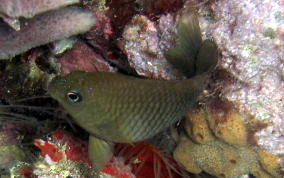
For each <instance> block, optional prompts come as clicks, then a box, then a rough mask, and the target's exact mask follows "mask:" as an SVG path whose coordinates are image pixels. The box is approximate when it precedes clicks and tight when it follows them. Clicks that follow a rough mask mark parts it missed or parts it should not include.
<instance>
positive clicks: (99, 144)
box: [89, 135, 114, 173]
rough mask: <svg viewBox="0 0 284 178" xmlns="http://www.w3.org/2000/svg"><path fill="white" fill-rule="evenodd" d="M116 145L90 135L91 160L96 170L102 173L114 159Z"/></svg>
mask: <svg viewBox="0 0 284 178" xmlns="http://www.w3.org/2000/svg"><path fill="white" fill-rule="evenodd" d="M113 151H114V143H112V142H107V141H104V140H101V139H98V138H96V137H93V136H91V135H90V137H89V158H90V159H91V161H92V163H93V167H94V170H95V171H96V172H97V173H100V172H101V171H102V170H103V169H104V167H105V166H106V165H107V164H108V163H109V161H110V160H111V158H112V157H113Z"/></svg>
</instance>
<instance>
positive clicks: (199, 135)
mask: <svg viewBox="0 0 284 178" xmlns="http://www.w3.org/2000/svg"><path fill="white" fill-rule="evenodd" d="M185 130H186V132H187V134H188V135H189V136H190V138H191V139H192V140H193V141H195V142H196V143H203V144H204V143H208V142H211V141H212V140H214V135H213V132H212V131H211V130H210V128H209V125H208V122H207V120H206V116H205V113H204V110H202V109H194V110H192V111H191V112H190V113H188V115H187V116H186V122H185Z"/></svg>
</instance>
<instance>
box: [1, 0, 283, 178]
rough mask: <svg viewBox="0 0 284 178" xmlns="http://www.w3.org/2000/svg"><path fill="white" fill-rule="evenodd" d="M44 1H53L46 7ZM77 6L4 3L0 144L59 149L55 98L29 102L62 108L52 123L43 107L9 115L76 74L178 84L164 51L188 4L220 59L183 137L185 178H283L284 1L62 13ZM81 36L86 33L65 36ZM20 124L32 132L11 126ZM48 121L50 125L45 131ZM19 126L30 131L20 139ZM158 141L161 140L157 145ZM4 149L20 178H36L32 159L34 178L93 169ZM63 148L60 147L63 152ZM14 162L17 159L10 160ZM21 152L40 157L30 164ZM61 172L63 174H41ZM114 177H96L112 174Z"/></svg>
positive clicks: (93, 6) (87, 3) (150, 3)
mask: <svg viewBox="0 0 284 178" xmlns="http://www.w3.org/2000/svg"><path fill="white" fill-rule="evenodd" d="M27 2H29V3H27ZM46 2H51V4H48V5H47V4H45V5H44V6H43V5H42V4H41V3H46ZM74 3H78V0H60V1H54V0H52V1H45V0H43V1H40V2H39V1H34V0H32V1H30V0H10V1H8V0H0V4H1V6H0V12H1V13H0V16H1V18H2V19H3V21H2V19H1V21H0V33H1V34H0V41H1V42H0V59H8V58H12V57H13V59H12V60H1V61H0V86H1V87H0V99H1V100H2V99H3V100H5V101H7V102H8V103H9V104H10V105H11V107H10V108H7V107H6V104H3V103H2V101H1V104H0V106H1V107H0V109H1V111H0V120H1V122H2V127H1V128H2V130H1V138H14V139H15V137H13V136H16V138H17V139H16V140H14V139H11V140H10V141H13V143H12V144H17V145H22V144H23V142H20V140H22V138H25V139H26V138H28V139H27V140H29V142H28V143H29V144H31V142H32V141H31V140H33V139H35V137H37V139H40V140H42V141H44V143H48V141H50V143H51V145H52V144H54V145H55V146H58V145H57V143H58V142H56V143H54V142H52V141H51V140H48V139H46V135H47V134H48V133H51V132H50V130H54V129H53V128H54V127H55V128H57V127H60V126H63V127H68V128H69V127H70V126H69V125H68V124H66V120H62V118H65V115H66V113H65V112H64V111H63V110H62V109H61V108H60V107H58V104H56V103H55V102H54V101H51V100H39V101H36V102H33V104H34V105H37V106H38V107H58V109H59V110H60V109H61V110H60V111H59V112H58V111H57V112H54V110H52V112H54V114H53V117H47V116H46V113H45V112H46V110H43V109H42V108H41V109H40V111H39V112H41V113H40V114H35V113H34V111H28V110H39V108H36V107H30V106H28V105H27V103H26V102H24V103H23V104H24V105H25V107H26V108H25V110H24V109H23V111H22V109H21V112H20V111H18V110H17V109H16V108H12V105H13V104H15V105H17V106H18V103H17V102H16V101H15V100H19V99H22V98H26V97H35V96H38V95H45V94H46V90H45V88H46V85H48V82H49V81H50V79H51V78H52V77H54V76H55V75H65V74H67V73H70V72H71V71H74V70H78V69H79V70H85V71H108V72H122V73H127V74H130V75H141V76H143V77H146V78H156V79H177V78H182V75H181V73H179V71H177V70H175V69H174V68H173V67H172V66H171V65H170V64H169V63H167V62H166V60H165V57H164V55H163V53H164V52H165V51H166V50H168V49H170V48H173V47H174V46H176V44H177V41H176V38H177V35H176V24H175V23H176V18H178V14H179V13H178V12H179V10H180V9H181V8H182V7H183V6H194V7H196V9H198V12H199V14H200V17H199V21H200V26H201V30H202V35H203V37H204V39H205V38H208V37H209V38H212V39H213V40H214V41H215V42H216V43H217V44H218V48H219V51H220V62H219V65H218V66H217V68H216V69H215V70H214V72H213V74H212V75H211V77H210V78H209V80H208V87H207V88H206V90H205V91H204V95H203V97H201V98H200V102H199V103H200V105H199V106H198V108H197V109H196V110H193V111H191V113H190V114H189V115H190V117H189V116H188V118H187V120H186V122H185V130H186V133H187V135H186V136H185V135H183V136H182V137H181V142H180V143H179V146H178V147H177V149H176V151H175V156H176V158H177V160H178V161H179V162H181V163H182V164H183V165H184V166H185V167H187V170H188V171H191V172H194V173H199V172H200V171H206V172H208V173H209V174H212V175H215V176H217V177H222V178H223V177H236V176H241V175H243V174H248V173H250V174H253V175H254V176H255V177H273V176H274V177H279V176H281V175H282V176H283V172H284V168H283V167H284V161H283V160H284V159H283V157H282V156H283V154H284V151H283V150H284V149H283V148H284V139H283V134H284V132H283V130H284V127H283V118H284V115H283V113H284V112H283V108H284V107H283V106H284V105H283V102H284V101H283V99H284V98H283V96H284V93H283V91H284V90H283V88H284V82H283V76H284V72H283V71H284V65H283V64H284V59H283V56H284V54H283V51H284V50H283V46H284V44H283V41H284V35H283V31H284V30H283V29H284V26H283V24H284V23H283V22H284V15H283V14H284V11H283V6H284V4H283V1H282V0H269V1H268V0H265V1H253V0H238V1H237V0H227V1H213V0H194V1H193V0H185V1H181V0H175V1H172V0H155V1H154V0H123V1H119V0H116V1H114V0H112V1H111V0H107V1H105V0H98V1H91V0H84V1H82V3H81V4H79V5H77V6H76V7H75V6H73V7H64V6H67V5H70V4H74ZM184 3H185V5H184ZM46 5H47V6H46ZM78 6H81V7H80V8H78ZM67 11H68V13H66V12H67ZM56 13H57V15H56ZM47 16H48V17H47ZM85 17H87V21H85V20H84V21H85V22H86V23H85V25H86V26H85V27H83V28H81V27H78V24H79V23H78V22H79V21H81V20H82V19H81V18H85ZM94 19H96V23H94ZM54 20H56V21H55V22H54ZM27 23H28V24H27ZM66 23H68V24H71V25H66ZM92 26H93V28H92V29H91V30H90V31H88V30H89V29H90V28H91V27H92ZM31 27H32V28H31ZM77 27H78V28H80V29H81V30H78V28H77ZM62 29H63V30H62ZM82 29H83V30H82ZM32 30H33V31H32ZM87 31H88V32H87ZM34 32H36V33H37V34H36V35H34V34H33V33H34ZM84 32H87V33H86V34H83V35H80V36H76V37H72V38H70V39H66V37H69V36H72V35H77V34H81V33H84ZM46 34H47V35H46ZM28 38H29V39H32V40H31V41H30V40H29V39H28ZM60 39H63V40H62V41H61V40H60ZM56 40H60V41H56ZM47 43H49V44H48V45H44V44H47ZM40 45H42V46H40ZM57 49H59V50H57ZM27 50H29V51H27ZM25 51H26V52H25ZM18 54H19V55H18ZM15 55H17V56H15ZM14 56H15V57H14ZM216 98H217V99H216ZM4 106H5V107H4ZM19 114H21V115H22V116H20V115H19ZM54 115H56V116H54ZM51 118H53V119H51ZM54 118H56V119H54ZM54 120H55V121H54ZM7 121H8V122H7ZM43 121H44V122H43ZM19 122H21V124H23V125H26V124H28V126H23V125H15V123H16V124H18V123H19ZM50 122H51V123H52V124H48V123H50ZM63 122H64V123H63ZM30 124H32V125H33V126H31V125H30ZM51 125H52V126H51ZM66 125H67V126H66ZM180 125H183V123H182V122H181V123H180ZM34 126H37V128H34ZM15 127H16V128H17V129H18V128H25V129H26V130H32V131H33V132H32V134H31V133H29V132H22V131H21V132H17V133H16V132H15V131H17V129H15ZM27 128H28V129H27ZM76 129H77V130H78V128H76ZM42 130H44V131H42ZM46 130H47V131H46ZM41 132H43V133H41ZM67 132H74V131H72V130H71V129H70V130H68V131H67ZM85 134H86V133H85ZM83 135H84V134H83ZM68 137H73V136H70V135H68ZM83 137H84V136H83ZM163 137H169V135H165V136H163ZM20 138H21V139H20ZM81 139H82V137H81ZM154 139H155V141H157V142H158V141H160V138H154ZM83 140H84V139H83ZM26 143H27V142H25V144H26ZM2 144H5V145H8V147H2ZM170 147H171V148H167V151H168V153H169V154H171V152H172V149H173V148H174V146H172V145H171V146H170ZM2 148H3V153H2V154H1V155H0V163H3V164H1V166H2V167H1V168H3V169H8V165H7V164H10V163H11V161H14V162H15V164H14V166H13V164H11V165H12V169H11V170H10V172H11V173H12V174H13V175H14V176H15V177H16V176H22V177H27V178H28V177H32V176H33V174H32V172H31V170H32V169H31V167H32V168H34V167H35V166H34V165H32V164H31V163H35V162H38V164H36V166H37V168H38V169H37V171H38V174H41V175H44V176H49V177H52V176H56V175H57V176H58V175H59V174H61V175H62V176H65V177H67V176H66V175H67V174H69V173H70V172H68V171H70V170H71V172H72V171H73V170H72V169H74V168H76V166H78V167H79V168H78V167H77V168H78V169H80V166H82V169H84V170H87V172H84V173H83V172H81V173H79V172H78V173H76V174H75V173H74V174H73V175H76V176H78V177H80V176H81V177H84V176H85V175H88V173H89V171H90V168H89V166H88V165H87V164H83V163H81V162H80V163H79V162H76V161H70V160H69V161H68V160H64V161H62V162H60V163H59V162H55V161H53V164H52V165H50V164H48V163H47V162H45V161H46V160H45V159H44V157H42V156H38V155H36V153H38V151H34V150H33V152H31V150H30V148H27V147H25V146H23V147H17V146H14V145H13V146H10V142H7V140H5V142H1V149H2ZM7 148H11V149H10V150H11V151H7V150H8V149H7ZM20 148H21V149H20ZM74 148H75V147H74ZM5 149H6V151H5ZM58 149H59V150H61V151H62V150H64V148H63V147H58ZM13 150H14V152H12V151H13ZM34 152H35V153H34ZM23 153H24V154H23ZM42 154H43V153H42ZM62 154H63V155H65V153H62ZM14 155H18V156H15V157H14V158H13V156H14ZM23 155H29V156H32V157H35V158H36V160H33V161H30V160H29V161H27V160H28V159H27V158H26V157H25V156H24V157H23ZM35 155H36V156H35ZM45 155H46V154H45ZM65 156H66V155H65ZM63 159H64V158H63ZM17 160H18V161H17ZM141 160H142V159H141ZM141 160H140V161H141ZM6 161H7V162H6ZM67 162H68V164H67ZM4 163H5V164H4ZM6 163H7V164H6ZM61 163H63V164H61ZM64 163H66V164H64ZM110 164H112V166H110V165H109V166H110V167H111V168H110V169H109V170H110V172H112V171H113V170H114V169H113V168H114V167H120V168H125V169H130V168H127V167H125V165H124V160H121V159H117V160H114V161H113V162H112V163H110ZM214 166H215V167H214ZM17 168H19V169H17ZM55 168H57V169H56V171H58V172H56V171H55V172H53V173H48V172H44V171H47V170H49V169H53V170H54V169H55ZM65 168H70V169H68V171H67V174H66V172H65V174H64V170H66V169H65ZM229 168H232V169H229ZM235 168H236V169H235ZM74 170H77V169H74ZM41 171H42V172H41ZM39 172H40V173H39ZM110 172H109V174H108V175H106V174H104V175H100V176H102V177H103V176H105V177H107V176H110ZM151 173H152V172H151ZM3 174H4V173H3ZM5 174H6V173H5ZM79 174H80V175H79ZM141 177H143V176H141Z"/></svg>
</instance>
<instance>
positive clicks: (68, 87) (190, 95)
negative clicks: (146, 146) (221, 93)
mask: <svg viewBox="0 0 284 178" xmlns="http://www.w3.org/2000/svg"><path fill="white" fill-rule="evenodd" d="M178 39H179V41H178V45H177V47H176V48H173V49H170V50H169V51H167V52H165V56H166V58H167V59H168V61H169V62H170V63H171V64H172V65H173V66H175V67H176V68H177V69H179V70H180V71H181V72H183V73H184V75H185V76H186V77H187V79H183V80H173V81H157V80H151V79H141V78H136V77H131V76H127V75H122V74H118V73H105V72H97V73H87V72H84V71H74V72H72V73H70V74H68V75H66V76H64V77H62V78H56V79H54V80H53V81H52V82H51V83H50V85H49V89H48V90H49V92H50V94H51V96H52V97H53V98H54V99H56V100H58V102H59V103H60V104H61V105H62V106H63V107H64V108H65V109H66V110H67V111H68V113H69V114H70V115H71V116H72V117H73V119H74V120H75V121H76V122H77V123H78V125H79V126H81V127H82V128H83V129H85V130H86V131H87V132H88V133H90V137H89V150H90V151H89V155H90V158H91V160H92V162H93V164H94V168H95V170H96V171H98V172H99V171H100V170H101V169H102V168H103V167H104V165H105V164H107V162H108V160H110V159H111V156H112V151H113V144H112V142H122V143H131V142H137V141H141V140H145V139H148V138H150V137H152V136H154V135H155V134H157V133H159V132H161V131H162V130H164V129H165V128H167V127H169V126H170V125H171V124H173V123H174V122H176V121H178V120H179V119H181V118H182V117H183V116H184V115H185V114H186V113H187V111H188V110H189V109H190V108H192V107H193V106H194V104H195V102H196V100H197V99H198V96H199V95H200V93H202V91H203V89H204V87H205V81H206V77H207V74H208V73H209V72H210V71H211V70H213V69H214V67H215V66H216V64H217V62H218V52H217V46H216V45H215V43H214V42H213V41H211V40H205V41H204V42H203V43H202V39H201V32H200V27H199V24H198V18H197V14H196V13H195V12H194V10H192V9H185V10H184V11H183V13H182V14H181V16H180V17H179V20H178Z"/></svg>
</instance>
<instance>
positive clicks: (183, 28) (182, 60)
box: [165, 8, 218, 78]
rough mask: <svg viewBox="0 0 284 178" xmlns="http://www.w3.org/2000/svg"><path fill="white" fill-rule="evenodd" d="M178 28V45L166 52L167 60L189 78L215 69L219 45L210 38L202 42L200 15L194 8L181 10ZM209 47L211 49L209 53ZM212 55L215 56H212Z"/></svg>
mask: <svg viewBox="0 0 284 178" xmlns="http://www.w3.org/2000/svg"><path fill="white" fill-rule="evenodd" d="M177 28H178V29H177V31H178V32H177V33H178V45H177V47H175V48H173V49H170V50H168V51H166V52H165V57H166V58H167V60H168V61H169V62H170V63H171V64H172V65H173V66H174V67H176V68H177V69H178V70H180V71H181V72H182V73H183V74H184V75H185V76H186V77H187V78H190V77H192V76H196V75H200V74H203V73H206V72H208V70H210V69H213V68H214V67H215V65H216V61H217V58H218V57H217V58H216V55H215V54H217V47H216V45H215V43H214V42H213V41H210V40H206V41H205V43H202V38H201V30H200V27H199V21H198V15H197V12H196V11H195V10H194V9H193V8H187V9H184V10H183V11H182V12H181V15H180V17H179V20H178V27H177ZM201 49H202V50H201ZM207 49H209V52H208V54H207V51H206V50H207ZM211 55H214V56H213V57H211ZM212 58H213V59H212ZM211 60H212V61H211ZM202 65H205V66H202Z"/></svg>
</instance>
